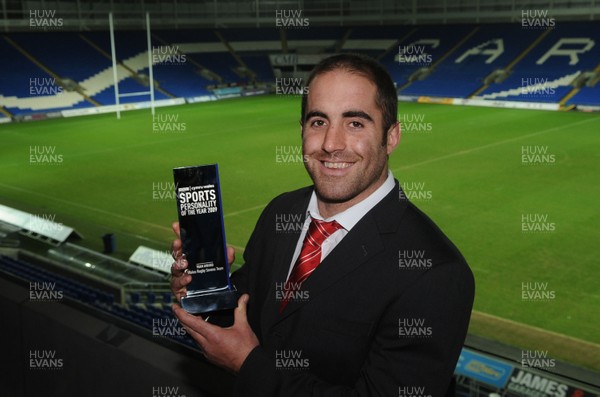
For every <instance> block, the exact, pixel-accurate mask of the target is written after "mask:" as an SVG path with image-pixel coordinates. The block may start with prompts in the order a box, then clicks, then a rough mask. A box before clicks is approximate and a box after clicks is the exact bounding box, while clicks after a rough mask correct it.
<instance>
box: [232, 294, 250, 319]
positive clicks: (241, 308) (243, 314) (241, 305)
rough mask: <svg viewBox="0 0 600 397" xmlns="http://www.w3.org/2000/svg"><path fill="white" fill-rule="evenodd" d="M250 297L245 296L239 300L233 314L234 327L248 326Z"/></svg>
mask: <svg viewBox="0 0 600 397" xmlns="http://www.w3.org/2000/svg"><path fill="white" fill-rule="evenodd" d="M249 299H250V295H248V294H244V295H242V296H240V299H238V305H237V307H236V308H235V311H234V312H233V318H234V320H233V323H234V326H236V325H239V324H248V314H247V306H248V300H249Z"/></svg>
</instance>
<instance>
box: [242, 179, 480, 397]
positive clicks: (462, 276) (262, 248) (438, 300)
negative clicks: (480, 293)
mask: <svg viewBox="0 0 600 397" xmlns="http://www.w3.org/2000/svg"><path fill="white" fill-rule="evenodd" d="M312 191H313V188H312V187H308V188H303V189H300V190H297V191H294V192H291V193H285V194H283V195H281V196H279V197H277V198H275V199H274V200H273V201H272V202H271V203H270V204H269V205H268V206H267V207H266V208H265V210H264V211H263V213H262V215H261V216H260V218H259V220H258V223H257V225H256V228H255V230H254V232H253V234H252V236H251V238H250V241H249V243H248V245H247V247H246V250H245V254H244V259H245V264H244V266H243V267H242V268H241V269H240V270H239V271H237V272H235V273H234V274H233V275H232V280H233V282H234V284H235V285H236V287H237V288H238V290H239V291H240V292H241V293H248V294H250V301H249V305H248V321H249V323H250V325H251V327H252V329H253V330H254V331H255V332H256V335H257V336H258V339H259V340H260V343H261V345H260V346H259V347H257V348H255V349H254V350H253V351H252V352H251V353H250V355H249V356H248V358H247V359H246V361H245V362H244V364H243V366H242V368H241V370H240V373H239V374H238V376H237V379H236V383H235V386H234V395H235V396H244V397H249V396H285V397H292V396H327V397H333V396H385V397H409V396H416V397H428V396H432V397H436V396H443V395H444V393H445V391H446V390H447V388H448V385H449V382H450V380H451V377H452V373H453V370H454V368H455V365H456V361H457V359H458V356H459V353H460V349H461V347H462V345H463V342H464V339H465V335H466V332H467V326H468V323H469V318H470V314H471V307H472V304H473V295H474V280H473V275H472V273H471V271H470V269H469V267H468V265H467V264H466V262H465V260H464V258H463V257H462V256H461V254H460V253H459V251H458V250H457V249H456V247H455V246H454V245H453V244H452V243H451V242H450V241H449V240H448V239H447V238H446V236H445V235H444V234H443V233H442V232H441V231H440V230H439V229H438V228H437V226H436V225H435V224H434V223H433V222H432V221H431V220H430V219H429V218H428V217H427V216H426V215H425V214H423V213H422V212H421V211H420V210H418V209H417V208H416V207H415V206H414V205H413V204H412V203H410V202H409V201H408V200H407V199H406V198H404V195H403V194H402V193H401V190H400V187H399V185H398V182H397V181H396V187H395V188H394V190H392V192H390V193H389V194H388V195H387V196H386V197H385V198H384V199H383V200H382V201H381V202H380V203H378V204H377V205H376V206H375V207H374V208H373V209H372V210H371V211H369V212H368V213H367V214H366V215H365V216H364V217H363V218H362V219H361V220H360V221H359V222H358V223H357V224H356V226H355V227H354V228H353V229H352V230H351V231H350V232H349V233H348V234H347V235H346V237H344V239H343V240H342V241H341V242H340V243H339V245H338V246H337V247H336V248H335V249H334V250H333V251H332V252H331V253H330V254H329V255H328V256H327V257H326V258H325V259H324V260H323V262H322V263H321V264H320V265H319V267H318V268H317V269H316V270H315V271H314V272H313V273H312V275H311V276H310V277H309V278H308V279H307V280H306V281H305V282H304V283H303V284H302V290H303V291H306V292H303V294H304V295H303V297H304V298H306V299H300V300H292V301H290V302H289V304H288V305H287V307H286V309H285V311H284V312H283V314H280V313H279V304H280V299H278V297H280V296H279V295H277V294H278V292H277V291H278V290H279V291H281V286H282V285H283V283H284V282H285V279H286V277H287V273H288V270H289V266H290V263H291V261H292V255H293V253H294V249H295V247H296V243H297V241H298V238H299V235H300V230H299V228H295V231H294V232H291V233H290V232H282V231H281V229H282V225H281V224H282V222H285V221H286V220H287V221H289V220H299V219H302V220H303V219H304V217H305V214H306V209H307V206H308V201H309V198H310V195H311V193H312ZM415 253H417V254H415ZM419 253H421V255H423V256H422V258H420V261H417V262H412V264H411V261H410V259H407V258H408V257H411V256H412V257H414V256H415V255H416V256H419ZM400 257H402V259H404V260H405V262H402V263H401V262H400V260H399V259H401V258H400Z"/></svg>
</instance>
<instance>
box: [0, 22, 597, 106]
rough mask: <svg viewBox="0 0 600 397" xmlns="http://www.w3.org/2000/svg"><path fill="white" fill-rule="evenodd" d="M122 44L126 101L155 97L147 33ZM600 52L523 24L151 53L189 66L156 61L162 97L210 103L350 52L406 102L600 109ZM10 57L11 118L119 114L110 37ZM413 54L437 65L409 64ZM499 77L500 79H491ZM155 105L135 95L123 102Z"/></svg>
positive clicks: (229, 41)
mask: <svg viewBox="0 0 600 397" xmlns="http://www.w3.org/2000/svg"><path fill="white" fill-rule="evenodd" d="M42 35H43V36H42ZM42 37H43V38H42ZM115 39H116V48H117V51H116V54H117V59H118V61H119V66H118V67H117V68H118V73H117V74H118V80H119V91H120V93H121V94H123V93H131V92H140V91H142V92H143V91H148V74H149V70H148V53H147V51H148V49H147V37H146V32H145V31H141V30H140V31H117V32H115ZM598 42H600V29H598V22H585V23H569V22H561V23H560V24H559V25H557V26H556V27H555V28H554V29H553V30H546V29H525V28H522V27H521V26H519V24H518V23H515V24H495V25H494V24H491V25H481V26H477V25H447V26H400V27H398V26H363V27H351V28H349V27H328V28H325V27H318V26H311V28H310V29H286V30H279V29H273V28H235V29H186V30H159V31H155V32H153V33H152V51H153V52H154V51H161V48H162V50H164V51H167V52H168V53H169V54H171V55H174V54H175V55H179V56H180V57H179V58H177V59H175V60H167V61H165V60H164V59H159V60H157V59H155V60H154V66H153V74H154V79H155V82H156V87H155V88H156V89H155V98H156V99H157V100H158V99H168V98H184V99H185V98H196V97H208V96H210V95H212V94H213V91H212V89H215V88H218V87H227V86H232V85H233V86H243V85H245V84H248V83H255V82H262V83H267V84H271V85H272V84H273V83H274V80H275V75H274V72H273V68H272V67H271V62H270V60H269V55H271V54H282V53H285V52H286V51H287V52H288V53H299V54H300V53H309V54H319V53H334V52H338V51H342V52H361V53H365V54H368V55H371V56H373V57H375V58H377V59H378V60H379V61H380V62H381V63H382V64H383V65H384V66H385V67H386V68H387V70H388V71H389V72H390V74H391V76H392V78H393V80H394V82H395V83H396V85H397V87H398V93H399V94H400V95H403V96H413V97H416V96H431V97H450V98H478V99H486V100H513V101H527V102H547V103H560V102H561V101H562V102H564V103H561V104H563V105H599V104H600V99H599V98H600V85H599V84H597V82H595V84H594V85H591V86H584V87H582V88H581V89H580V90H574V88H575V87H574V86H572V85H571V84H572V82H573V80H574V79H575V78H576V77H577V76H579V75H581V73H583V72H590V71H592V70H594V69H595V68H598V65H599V60H598V58H597V55H596V54H597V49H596V48H594V47H595V46H596V45H597V43H598ZM500 46H502V47H500ZM48 48H51V49H52V51H48ZM498 49H500V50H498ZM569 49H570V50H571V52H568V50H569ZM495 50H498V51H497V52H494V51H495ZM0 51H1V52H2V54H3V60H4V62H3V63H2V64H1V65H0V106H2V107H3V108H4V109H6V110H7V111H8V112H9V113H11V114H12V115H15V116H16V115H23V114H31V113H43V112H46V113H47V112H51V111H57V110H65V109H78V108H83V107H93V106H101V105H112V104H114V103H115V96H114V87H113V84H114V81H113V78H114V77H113V73H112V62H111V59H110V55H109V54H110V51H111V48H110V36H109V34H108V32H107V31H95V32H84V33H76V32H54V33H52V34H45V33H43V32H30V33H11V34H7V35H5V36H4V40H0ZM410 51H416V52H415V54H416V55H423V56H425V57H426V58H427V59H419V60H414V59H413V60H412V61H409V60H407V59H406V57H405V58H402V57H401V55H403V54H404V55H406V52H410ZM552 52H554V56H549V55H550V54H551V53H552ZM401 53H402V54H401ZM419 53H420V54H419ZM409 55H410V54H409ZM181 56H183V57H181ZM498 71H500V72H501V73H500V74H501V78H489V77H490V76H491V75H493V74H494V73H497V72H498ZM9 76H10V77H9ZM411 76H412V78H411ZM35 78H39V79H43V78H46V79H49V80H47V81H46V85H47V86H49V88H51V89H54V90H55V91H59V92H54V93H53V92H50V93H46V95H32V94H31V92H30V89H31V85H32V84H33V85H35V81H34V83H32V84H30V79H35ZM55 78H58V79H59V80H60V79H70V80H72V81H73V82H74V83H76V84H78V88H77V87H75V89H74V90H67V89H65V88H63V87H62V86H61V85H60V84H59V83H60V81H56V80H54V79H55ZM486 78H488V79H486ZM409 80H412V81H409ZM592 80H593V79H592ZM595 80H598V79H595ZM34 88H35V87H34ZM148 99H149V96H147V95H146V96H130V97H121V99H120V102H122V103H132V102H140V101H147V100H148Z"/></svg>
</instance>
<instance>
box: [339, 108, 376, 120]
mask: <svg viewBox="0 0 600 397" xmlns="http://www.w3.org/2000/svg"><path fill="white" fill-rule="evenodd" d="M342 116H344V117H358V118H361V119H365V120H369V121H370V122H373V118H372V117H371V116H369V115H368V114H367V113H365V112H363V111H362V110H349V111H347V112H344V113H342Z"/></svg>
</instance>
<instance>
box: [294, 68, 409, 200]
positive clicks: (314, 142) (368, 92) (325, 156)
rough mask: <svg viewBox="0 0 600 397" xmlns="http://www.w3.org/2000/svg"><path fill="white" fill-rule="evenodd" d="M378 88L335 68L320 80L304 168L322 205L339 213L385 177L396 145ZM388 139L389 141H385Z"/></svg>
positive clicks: (306, 123)
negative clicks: (386, 127) (387, 126)
mask: <svg viewBox="0 0 600 397" xmlns="http://www.w3.org/2000/svg"><path fill="white" fill-rule="evenodd" d="M376 94H377V87H376V86H375V84H373V83H372V82H371V81H370V80H369V79H367V78H366V77H364V76H363V75H361V74H358V73H352V72H349V71H346V70H344V69H335V70H333V71H330V72H326V73H323V74H320V75H318V76H316V77H315V78H314V79H313V80H312V82H311V84H310V86H309V91H308V98H307V106H306V113H305V115H304V120H303V128H302V149H303V153H304V158H305V160H306V161H305V167H306V169H307V171H308V173H309V174H310V177H311V178H312V180H313V182H314V184H315V190H316V193H317V197H318V198H319V200H320V201H322V202H324V203H330V204H334V203H335V204H341V206H340V205H338V206H337V207H338V209H339V211H337V212H341V211H343V210H344V209H346V208H349V207H351V206H352V205H354V204H356V203H358V202H360V201H361V200H363V199H365V198H366V197H368V196H369V195H370V194H371V193H373V192H374V191H375V190H376V189H377V188H378V187H379V186H381V184H382V183H383V182H384V181H385V179H386V178H387V169H388V168H387V156H388V154H390V153H391V152H392V151H393V150H394V148H395V147H396V145H397V144H398V139H399V131H398V126H397V125H395V126H394V127H392V128H391V129H390V133H387V131H383V120H382V118H383V116H382V111H381V109H380V108H379V107H378V106H377V104H376V102H375V98H376ZM384 137H385V138H384Z"/></svg>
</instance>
